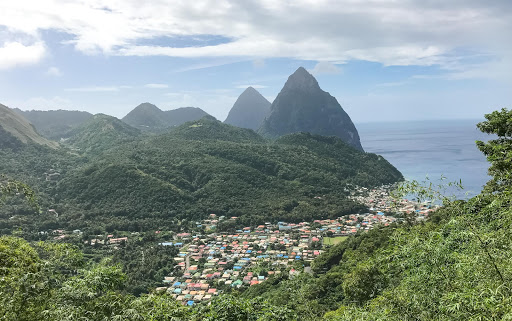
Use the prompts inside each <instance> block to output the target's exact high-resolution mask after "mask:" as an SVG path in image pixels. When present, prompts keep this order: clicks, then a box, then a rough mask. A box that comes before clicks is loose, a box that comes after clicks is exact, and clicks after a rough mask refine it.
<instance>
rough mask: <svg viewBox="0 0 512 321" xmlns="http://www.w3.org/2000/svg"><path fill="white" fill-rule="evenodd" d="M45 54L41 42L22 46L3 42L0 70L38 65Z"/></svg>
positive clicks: (0, 52)
mask: <svg viewBox="0 0 512 321" xmlns="http://www.w3.org/2000/svg"><path fill="white" fill-rule="evenodd" d="M1 24H2V22H1V20H0V25H1ZM0 40H1V39H0ZM45 52H46V48H45V45H44V43H43V42H41V41H38V42H35V43H33V44H30V45H24V44H23V43H20V42H5V43H4V44H3V46H2V47H0V69H9V68H13V67H18V66H24V65H32V64H35V63H38V62H39V61H40V60H41V59H42V58H43V57H44V55H45Z"/></svg>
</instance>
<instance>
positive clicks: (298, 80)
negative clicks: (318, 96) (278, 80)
mask: <svg viewBox="0 0 512 321" xmlns="http://www.w3.org/2000/svg"><path fill="white" fill-rule="evenodd" d="M283 89H291V90H302V91H304V90H308V91H310V90H322V89H320V86H319V85H318V81H316V79H315V77H313V75H312V74H310V73H309V72H308V71H307V70H306V69H305V68H304V67H299V68H298V69H297V70H296V71H295V72H294V73H293V74H291V75H290V77H288V80H287V81H286V84H285V85H284V88H283Z"/></svg>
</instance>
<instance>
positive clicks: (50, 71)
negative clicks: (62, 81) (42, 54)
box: [46, 67, 62, 77]
mask: <svg viewBox="0 0 512 321" xmlns="http://www.w3.org/2000/svg"><path fill="white" fill-rule="evenodd" d="M46 74H47V75H48V76H54V77H60V76H62V72H61V71H60V70H59V68H57V67H50V68H48V70H47V71H46Z"/></svg>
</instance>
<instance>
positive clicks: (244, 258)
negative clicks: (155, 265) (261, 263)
mask: <svg viewBox="0 0 512 321" xmlns="http://www.w3.org/2000/svg"><path fill="white" fill-rule="evenodd" d="M242 260H246V261H250V260H251V258H250V257H243V258H242Z"/></svg>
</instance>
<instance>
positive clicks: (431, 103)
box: [0, 0, 512, 123]
mask: <svg viewBox="0 0 512 321" xmlns="http://www.w3.org/2000/svg"><path fill="white" fill-rule="evenodd" d="M300 66H303V67H305V68H306V69H308V70H309V71H310V72H311V73H312V74H313V75H314V76H315V77H316V79H317V80H318V82H319V84H320V86H321V87H322V89H323V90H325V91H328V92H329V93H330V94H331V95H333V96H334V97H336V98H337V100H338V101H339V102H340V104H341V105H342V106H343V108H344V109H345V111H347V113H348V114H349V115H350V116H351V118H352V120H353V121H354V122H356V123H361V122H376V121H394V120H395V121H396V120H399V121H402V120H431V119H456V118H467V119H481V118H482V116H483V114H485V113H488V112H491V111H493V110H496V109H500V108H504V107H507V108H511V107H512V106H511V101H512V90H511V89H512V1H510V0H496V1H494V0H485V1H484V0H337V1H334V0H194V1H191V0H145V1H140V0H87V1H79V0H76V1H74V0H53V1H52V0H33V1H30V0H16V1H0V103H2V104H4V105H7V106H9V107H12V108H15V107H17V108H21V109H24V110H31V109H36V110H52V109H71V110H85V111H89V112H92V113H105V114H109V115H113V116H116V117H119V118H121V117H123V116H124V115H126V114H127V113H128V112H129V111H130V110H132V109H133V108H135V107H136V106H137V105H139V104H140V103H143V102H150V103H153V104H155V105H157V106H158V107H159V108H160V109H162V110H169V109H175V108H178V107H185V106H195V107H200V108H202V109H203V110H205V111H206V112H208V113H210V114H211V115H213V116H215V117H216V118H218V119H219V120H224V119H225V118H226V116H227V114H228V112H229V110H230V108H231V107H232V106H233V104H234V102H235V101H236V99H237V97H238V96H239V95H240V94H241V93H242V92H243V90H244V89H245V88H246V87H247V86H253V87H254V88H256V89H257V90H258V91H260V92H261V93H262V94H263V95H264V96H265V97H266V98H267V99H268V100H269V101H273V99H275V97H276V96H277V94H278V93H279V91H280V90H281V88H282V87H283V85H284V83H285V81H286V79H287V77H288V76H289V75H290V74H292V73H293V72H294V71H295V70H296V69H297V68H298V67H300Z"/></svg>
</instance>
